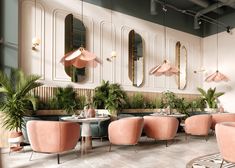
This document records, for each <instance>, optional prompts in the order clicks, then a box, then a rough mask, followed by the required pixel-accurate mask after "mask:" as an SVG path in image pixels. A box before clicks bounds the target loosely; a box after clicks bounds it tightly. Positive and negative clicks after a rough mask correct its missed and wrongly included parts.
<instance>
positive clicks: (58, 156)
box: [57, 153, 60, 164]
mask: <svg viewBox="0 0 235 168" xmlns="http://www.w3.org/2000/svg"><path fill="white" fill-rule="evenodd" d="M57 163H58V164H60V154H59V153H58V154H57Z"/></svg>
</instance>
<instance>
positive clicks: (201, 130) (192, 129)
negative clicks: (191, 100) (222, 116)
mask: <svg viewBox="0 0 235 168" xmlns="http://www.w3.org/2000/svg"><path fill="white" fill-rule="evenodd" d="M211 123H212V116H211V115H209V114H202V115H194V116H191V117H189V118H187V119H186V120H185V132H186V133H188V134H192V135H208V133H209V130H210V127H211Z"/></svg>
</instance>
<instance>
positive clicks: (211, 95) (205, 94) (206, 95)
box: [197, 88, 224, 108]
mask: <svg viewBox="0 0 235 168" xmlns="http://www.w3.org/2000/svg"><path fill="white" fill-rule="evenodd" d="M197 90H198V91H199V92H200V93H201V95H202V98H203V99H204V101H205V102H206V103H207V105H208V107H209V108H217V99H218V97H220V96H222V95H223V94H224V93H223V92H217V93H216V88H214V89H212V88H209V89H208V90H207V91H205V90H203V89H202V88H197Z"/></svg>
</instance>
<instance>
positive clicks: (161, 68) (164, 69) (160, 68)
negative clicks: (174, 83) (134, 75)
mask: <svg viewBox="0 0 235 168" xmlns="http://www.w3.org/2000/svg"><path fill="white" fill-rule="evenodd" d="M178 73H179V70H178V68H176V67H175V66H173V65H171V64H170V63H169V62H168V61H167V60H164V61H163V63H162V64H161V65H157V66H156V67H154V68H152V69H151V70H150V72H149V74H150V75H155V76H161V75H165V76H172V75H177V74H178Z"/></svg>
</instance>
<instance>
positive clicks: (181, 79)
mask: <svg viewBox="0 0 235 168" xmlns="http://www.w3.org/2000/svg"><path fill="white" fill-rule="evenodd" d="M176 64H177V67H178V69H179V71H180V73H179V74H178V76H177V85H178V89H180V90H183V89H185V88H186V85H187V49H186V47H185V46H184V45H182V44H181V43H180V42H179V41H178V42H177V43H176Z"/></svg>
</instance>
